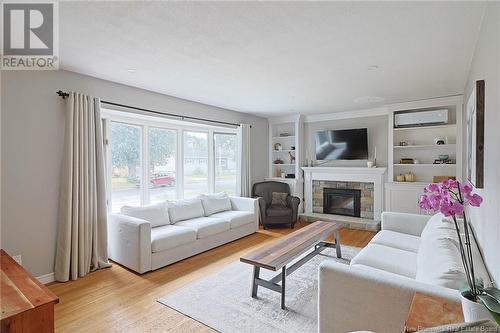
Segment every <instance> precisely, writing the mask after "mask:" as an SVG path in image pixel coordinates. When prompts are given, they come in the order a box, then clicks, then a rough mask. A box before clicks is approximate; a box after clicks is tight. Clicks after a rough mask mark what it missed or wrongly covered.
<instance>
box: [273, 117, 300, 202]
mask: <svg viewBox="0 0 500 333" xmlns="http://www.w3.org/2000/svg"><path fill="white" fill-rule="evenodd" d="M303 136H304V117H303V116H302V115H295V116H285V117H277V118H269V176H268V177H267V178H266V180H272V181H281V182H285V183H287V184H289V185H290V189H291V191H292V193H293V194H294V195H296V196H298V197H299V198H301V199H302V198H303V182H304V180H303V173H302V170H301V169H300V167H301V166H303V161H304V156H305V155H304V138H303ZM277 160H280V161H281V162H280V163H276V161H277ZM301 207H302V204H301Z"/></svg>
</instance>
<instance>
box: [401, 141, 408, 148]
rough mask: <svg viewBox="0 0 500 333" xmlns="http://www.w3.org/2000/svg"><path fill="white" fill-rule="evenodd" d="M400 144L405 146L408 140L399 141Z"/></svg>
mask: <svg viewBox="0 0 500 333" xmlns="http://www.w3.org/2000/svg"><path fill="white" fill-rule="evenodd" d="M399 145H400V146H401V147H405V146H408V142H406V141H399Z"/></svg>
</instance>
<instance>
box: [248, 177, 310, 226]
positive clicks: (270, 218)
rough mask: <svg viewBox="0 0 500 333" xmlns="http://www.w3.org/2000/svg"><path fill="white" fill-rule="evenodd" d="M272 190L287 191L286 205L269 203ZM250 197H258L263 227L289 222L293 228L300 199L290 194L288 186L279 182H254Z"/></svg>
mask: <svg viewBox="0 0 500 333" xmlns="http://www.w3.org/2000/svg"><path fill="white" fill-rule="evenodd" d="M273 192H281V193H288V197H287V198H286V207H284V206H281V205H271V202H272V199H273ZM252 197H254V198H259V209H260V220H261V222H262V225H263V227H264V229H265V228H266V227H268V226H269V225H275V224H290V227H291V228H293V227H294V226H295V223H296V222H297V218H298V214H299V204H300V199H299V198H297V197H294V196H292V195H290V186H289V185H288V184H286V183H281V182H272V181H269V182H261V183H255V184H254V185H253V188H252Z"/></svg>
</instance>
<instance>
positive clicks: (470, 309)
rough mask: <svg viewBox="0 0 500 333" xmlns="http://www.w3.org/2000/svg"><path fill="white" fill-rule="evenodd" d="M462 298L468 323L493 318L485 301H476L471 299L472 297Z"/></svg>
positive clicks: (463, 309)
mask: <svg viewBox="0 0 500 333" xmlns="http://www.w3.org/2000/svg"><path fill="white" fill-rule="evenodd" d="M461 299H462V311H463V313H464V319H465V322H466V323H471V322H474V321H478V320H485V319H489V320H492V321H494V320H493V317H492V316H491V314H490V312H489V311H488V309H486V307H485V306H484V305H483V303H476V302H473V301H471V300H470V299H468V298H466V297H464V296H461Z"/></svg>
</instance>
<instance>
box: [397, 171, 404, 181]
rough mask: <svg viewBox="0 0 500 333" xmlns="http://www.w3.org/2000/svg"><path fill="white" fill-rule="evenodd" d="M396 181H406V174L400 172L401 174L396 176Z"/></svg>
mask: <svg viewBox="0 0 500 333" xmlns="http://www.w3.org/2000/svg"><path fill="white" fill-rule="evenodd" d="M396 181H397V182H404V181H405V175H403V174H402V173H400V174H399V175H397V176H396Z"/></svg>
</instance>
